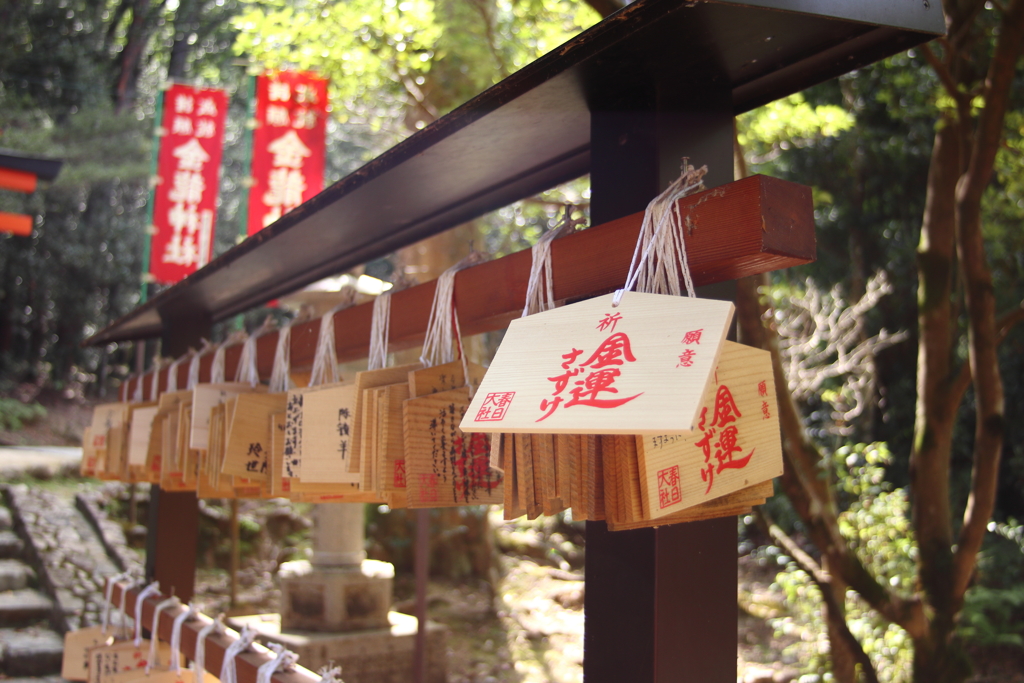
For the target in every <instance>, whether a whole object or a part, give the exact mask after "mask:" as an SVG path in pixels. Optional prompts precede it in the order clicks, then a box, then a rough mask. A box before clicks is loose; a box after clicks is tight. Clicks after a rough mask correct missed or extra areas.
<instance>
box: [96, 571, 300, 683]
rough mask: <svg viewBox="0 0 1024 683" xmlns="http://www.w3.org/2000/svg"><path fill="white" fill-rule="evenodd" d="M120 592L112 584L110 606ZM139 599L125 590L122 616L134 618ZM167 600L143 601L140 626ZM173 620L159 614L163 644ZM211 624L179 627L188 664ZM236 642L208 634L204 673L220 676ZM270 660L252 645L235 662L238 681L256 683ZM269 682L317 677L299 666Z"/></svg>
mask: <svg viewBox="0 0 1024 683" xmlns="http://www.w3.org/2000/svg"><path fill="white" fill-rule="evenodd" d="M108 580H109V579H108ZM122 592H124V587H123V585H122V584H119V583H115V584H114V593H113V599H112V601H111V604H112V605H120V604H121V593H122ZM138 595H139V591H138V589H135V588H130V589H128V592H127V595H126V596H125V612H126V613H127V614H135V601H136V599H137V598H138ZM168 597H169V596H167V595H152V596H149V597H147V598H146V599H145V600H143V603H142V625H143V627H144V628H146V629H148V628H149V627H150V626H152V625H153V612H154V611H155V610H156V606H157V605H159V604H160V603H161V602H163V601H164V600H166V599H167V598H168ZM186 609H187V608H186ZM175 616H177V613H174V614H172V613H170V611H168V610H164V611H163V612H161V613H160V623H159V626H158V628H157V634H156V635H157V636H158V637H159V638H160V640H162V641H164V642H165V643H169V642H171V629H172V628H173V627H174V617H175ZM210 622H211V619H210V618H209V617H208V616H206V615H203V614H201V615H198V616H197V618H195V619H193V620H191V621H186V622H185V623H183V624H182V625H181V654H182V655H184V656H185V657H188V658H189V660H194V659H195V653H196V640H197V638H198V636H199V631H201V630H202V629H203V627H205V626H208V625H209V624H210ZM236 640H237V638H235V637H233V636H232V635H231V634H224V635H217V634H215V633H211V634H210V635H209V636H207V638H206V642H205V647H204V649H205V650H206V670H207V671H209V672H210V673H212V674H213V675H214V676H216V675H217V674H218V673H220V669H221V666H222V665H223V664H224V653H225V652H226V651H227V649H228V647H230V646H231V644H232V643H233V642H235V641H236ZM271 659H273V652H271V651H270V650H269V649H267V648H265V647H263V646H262V645H259V644H256V645H253V646H252V647H250V648H249V649H248V650H246V651H245V652H243V653H241V654H240V655H238V657H237V658H236V659H235V667H236V671H237V673H238V680H239V681H249V682H251V681H255V680H256V672H257V670H258V669H259V667H260V665H261V664H264V663H266V662H268V661H270V660H271ZM183 665H184V664H183ZM272 680H273V681H274V683H318V681H319V680H320V676H318V675H317V674H315V673H313V672H312V671H310V670H309V669H307V668H305V667H303V666H302V664H301V662H300V663H299V664H298V665H296V666H295V667H294V668H292V669H291V670H289V671H284V672H279V673H275V674H274V677H273V679H272Z"/></svg>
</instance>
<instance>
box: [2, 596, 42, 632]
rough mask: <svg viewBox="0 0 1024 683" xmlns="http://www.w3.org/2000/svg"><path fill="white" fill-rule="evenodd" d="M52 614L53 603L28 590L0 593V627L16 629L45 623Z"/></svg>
mask: <svg viewBox="0 0 1024 683" xmlns="http://www.w3.org/2000/svg"><path fill="white" fill-rule="evenodd" d="M52 612H53V601H52V600H50V598H48V597H46V596H45V595H43V594H42V593H40V592H39V591H34V590H31V589H28V588H23V589H21V590H15V591H5V592H3V593H0V626H5V627H7V628H16V627H19V626H28V625H30V624H33V623H35V622H39V621H45V620H47V619H49V618H50V615H51V614H52Z"/></svg>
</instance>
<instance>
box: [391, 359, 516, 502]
mask: <svg viewBox="0 0 1024 683" xmlns="http://www.w3.org/2000/svg"><path fill="white" fill-rule="evenodd" d="M467 365H468V368H469V378H468V379H469V383H470V384H472V385H474V386H478V385H479V381H480V378H481V377H483V375H484V369H483V368H482V367H481V366H479V365H476V364H474V363H468V364H467ZM466 379H467V378H466V373H465V371H464V369H463V367H462V363H461V362H459V361H456V362H454V363H445V364H443V365H436V366H434V367H430V368H424V369H422V370H416V371H413V372H410V373H409V392H410V395H411V396H412V398H410V399H408V400H406V401H404V403H403V422H404V429H403V432H404V441H405V459H404V462H401V461H396V463H398V464H396V467H401V468H402V469H401V478H404V480H405V483H406V487H405V493H406V500H407V502H408V506H409V507H412V508H417V507H451V506H457V505H485V504H492V503H493V504H500V503H501V502H502V500H503V498H504V489H503V487H502V481H503V477H502V474H501V472H499V471H497V470H493V469H491V467H490V454H491V444H490V439H489V438H488V437H487V435H485V434H480V433H476V434H473V433H468V432H463V431H462V429H460V427H459V422H460V421H461V420H462V418H463V417H464V416H465V414H466V410H467V409H468V407H469V387H468V386H466V383H467V382H466ZM393 427H394V426H393V425H392V426H391V427H390V428H389V429H393ZM393 477H394V478H398V476H397V475H393ZM394 478H393V479H392V481H394V480H395V479H394ZM399 488H400V487H399Z"/></svg>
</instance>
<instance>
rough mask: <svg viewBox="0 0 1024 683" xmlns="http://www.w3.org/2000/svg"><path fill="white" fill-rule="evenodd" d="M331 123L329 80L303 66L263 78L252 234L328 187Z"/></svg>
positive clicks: (259, 85)
mask: <svg viewBox="0 0 1024 683" xmlns="http://www.w3.org/2000/svg"><path fill="white" fill-rule="evenodd" d="M326 127H327V80H326V79H324V78H320V77H319V76H317V75H315V74H312V73H309V72H298V71H276V72H270V73H265V74H263V75H262V76H259V77H257V79H256V130H255V132H254V133H253V149H252V179H253V185H252V189H250V190H249V227H248V230H249V234H250V235H252V234H255V233H257V232H259V231H260V230H262V229H263V228H265V227H267V226H268V225H270V224H271V223H273V222H274V221H276V220H277V219H278V218H280V217H281V216H282V215H284V214H285V213H287V212H289V211H291V210H292V209H294V208H295V207H296V206H298V205H299V204H301V203H302V202H304V201H306V200H307V199H309V198H310V197H312V196H313V195H315V194H317V193H318V192H320V190H322V189H323V186H324V140H325V131H326Z"/></svg>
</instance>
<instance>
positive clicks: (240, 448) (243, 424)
mask: <svg viewBox="0 0 1024 683" xmlns="http://www.w3.org/2000/svg"><path fill="white" fill-rule="evenodd" d="M287 398H288V396H287V394H285V393H283V392H282V393H276V394H239V395H238V397H237V399H236V400H235V403H234V410H233V412H232V415H231V421H230V426H229V428H228V431H227V436H228V438H227V440H226V441H225V443H226V448H225V450H224V458H223V463H222V464H221V469H220V471H221V473H222V474H229V475H232V476H236V477H246V478H248V479H253V480H259V481H269V470H270V460H269V456H270V447H271V433H270V416H271V415H275V414H277V413H283V412H284V409H285V404H286V402H287Z"/></svg>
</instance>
